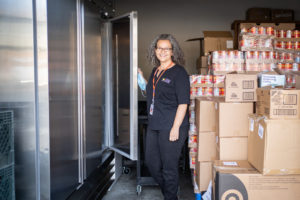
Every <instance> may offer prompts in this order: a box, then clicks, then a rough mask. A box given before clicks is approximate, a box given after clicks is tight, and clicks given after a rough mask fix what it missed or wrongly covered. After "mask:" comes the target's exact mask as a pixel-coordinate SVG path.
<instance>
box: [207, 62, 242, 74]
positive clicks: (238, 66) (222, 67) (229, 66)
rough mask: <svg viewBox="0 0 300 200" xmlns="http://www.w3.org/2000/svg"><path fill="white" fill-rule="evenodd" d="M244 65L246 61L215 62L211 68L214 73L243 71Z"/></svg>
mask: <svg viewBox="0 0 300 200" xmlns="http://www.w3.org/2000/svg"><path fill="white" fill-rule="evenodd" d="M244 66H245V65H244V63H214V64H212V66H211V68H212V70H213V73H214V74H216V72H232V71H238V72H243V71H244Z"/></svg>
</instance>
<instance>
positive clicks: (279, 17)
mask: <svg viewBox="0 0 300 200" xmlns="http://www.w3.org/2000/svg"><path fill="white" fill-rule="evenodd" d="M271 19H272V21H277V22H279V21H280V22H291V21H294V10H290V9H272V11H271Z"/></svg>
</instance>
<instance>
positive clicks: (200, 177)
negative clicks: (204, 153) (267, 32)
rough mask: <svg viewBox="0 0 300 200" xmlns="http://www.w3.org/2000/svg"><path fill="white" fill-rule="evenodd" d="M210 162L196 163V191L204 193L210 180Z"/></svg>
mask: <svg viewBox="0 0 300 200" xmlns="http://www.w3.org/2000/svg"><path fill="white" fill-rule="evenodd" d="M212 164H213V163H212V162H197V163H196V168H195V172H196V184H197V187H198V191H200V192H202V191H206V189H207V187H208V185H209V182H210V181H211V180H212Z"/></svg>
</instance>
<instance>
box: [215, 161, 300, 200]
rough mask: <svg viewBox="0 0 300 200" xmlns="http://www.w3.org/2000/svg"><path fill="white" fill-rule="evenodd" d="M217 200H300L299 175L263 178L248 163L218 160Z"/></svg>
mask: <svg viewBox="0 0 300 200" xmlns="http://www.w3.org/2000/svg"><path fill="white" fill-rule="evenodd" d="M213 180H216V181H215V182H214V183H213V197H214V199H216V200H217V199H231V198H232V199H244V200H245V199H251V200H262V199H288V200H298V199H300V190H299V188H300V176H299V175H297V176H295V175H287V176H280V175H274V176H264V175H262V174H260V173H259V172H258V171H257V170H256V169H255V168H253V166H251V165H250V164H249V163H248V162H247V161H230V162H228V161H220V160H219V161H215V163H214V167H213Z"/></svg>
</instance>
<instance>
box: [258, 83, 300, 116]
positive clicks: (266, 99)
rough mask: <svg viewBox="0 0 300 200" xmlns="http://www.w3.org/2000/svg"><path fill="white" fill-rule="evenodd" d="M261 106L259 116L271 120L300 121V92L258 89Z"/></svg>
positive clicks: (268, 88)
mask: <svg viewBox="0 0 300 200" xmlns="http://www.w3.org/2000/svg"><path fill="white" fill-rule="evenodd" d="M257 91H258V92H257V94H258V96H259V97H258V98H259V99H260V102H261V104H260V106H262V108H258V109H257V114H259V115H265V116H267V117H268V118H269V119H299V118H300V113H299V111H300V90H285V89H276V88H275V89H272V88H270V87H267V88H258V89H257Z"/></svg>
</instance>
